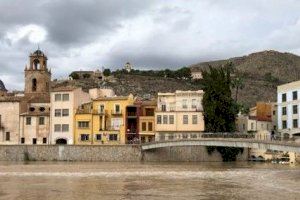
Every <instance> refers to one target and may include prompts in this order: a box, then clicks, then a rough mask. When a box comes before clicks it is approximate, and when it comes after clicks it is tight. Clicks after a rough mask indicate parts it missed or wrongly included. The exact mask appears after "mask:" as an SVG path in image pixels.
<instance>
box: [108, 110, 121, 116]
mask: <svg viewBox="0 0 300 200" xmlns="http://www.w3.org/2000/svg"><path fill="white" fill-rule="evenodd" d="M111 114H112V115H122V110H111Z"/></svg>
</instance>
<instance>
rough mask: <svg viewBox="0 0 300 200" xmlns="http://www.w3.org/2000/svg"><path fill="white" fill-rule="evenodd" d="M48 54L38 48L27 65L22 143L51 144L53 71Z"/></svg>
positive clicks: (21, 115) (21, 122)
mask: <svg viewBox="0 0 300 200" xmlns="http://www.w3.org/2000/svg"><path fill="white" fill-rule="evenodd" d="M47 60H48V58H47V56H46V55H45V54H44V53H43V52H42V51H41V50H39V49H38V50H36V51H35V52H34V53H31V54H30V56H29V66H26V67H25V89H24V97H23V99H22V101H23V103H24V104H25V105H22V106H21V113H20V133H19V134H20V136H19V139H20V140H19V143H21V144H49V133H50V83H51V72H50V70H49V69H48V67H47Z"/></svg>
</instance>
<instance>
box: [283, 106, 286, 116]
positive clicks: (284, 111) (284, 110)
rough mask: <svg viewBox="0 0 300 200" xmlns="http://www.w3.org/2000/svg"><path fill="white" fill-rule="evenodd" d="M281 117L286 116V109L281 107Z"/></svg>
mask: <svg viewBox="0 0 300 200" xmlns="http://www.w3.org/2000/svg"><path fill="white" fill-rule="evenodd" d="M282 115H286V107H282Z"/></svg>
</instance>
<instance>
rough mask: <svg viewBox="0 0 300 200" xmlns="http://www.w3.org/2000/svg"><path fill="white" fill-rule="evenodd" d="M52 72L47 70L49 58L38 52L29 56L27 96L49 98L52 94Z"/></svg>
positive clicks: (26, 68) (26, 76)
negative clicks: (50, 93)
mask: <svg viewBox="0 0 300 200" xmlns="http://www.w3.org/2000/svg"><path fill="white" fill-rule="evenodd" d="M50 83H51V72H50V70H48V68H47V56H46V55H45V54H44V53H43V52H42V51H41V50H39V49H38V50H36V51H35V52H34V53H32V54H30V56H29V66H26V67H25V91H24V92H25V96H27V97H39V96H48V95H49V92H50Z"/></svg>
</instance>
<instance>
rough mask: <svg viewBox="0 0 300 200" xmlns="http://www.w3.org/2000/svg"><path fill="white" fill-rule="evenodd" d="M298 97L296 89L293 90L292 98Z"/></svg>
mask: <svg viewBox="0 0 300 200" xmlns="http://www.w3.org/2000/svg"><path fill="white" fill-rule="evenodd" d="M297 99H298V93H297V91H294V92H293V100H297Z"/></svg>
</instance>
